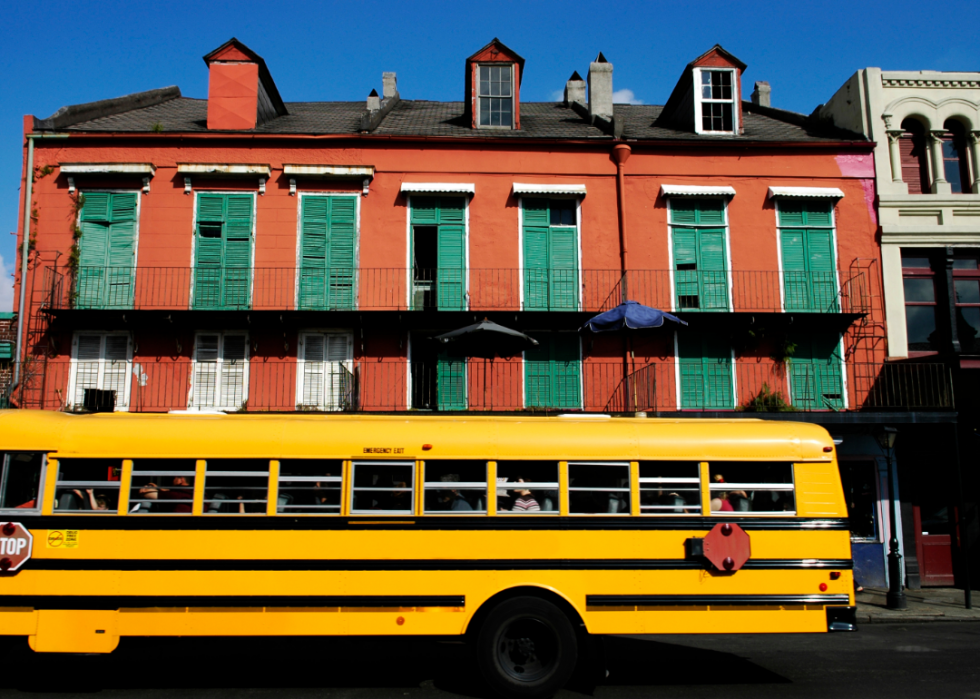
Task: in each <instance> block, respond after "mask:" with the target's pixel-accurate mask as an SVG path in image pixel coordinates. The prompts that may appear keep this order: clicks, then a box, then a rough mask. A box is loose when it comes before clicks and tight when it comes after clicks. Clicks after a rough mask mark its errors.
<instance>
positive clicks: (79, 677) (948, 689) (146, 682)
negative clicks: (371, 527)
mask: <svg viewBox="0 0 980 699" xmlns="http://www.w3.org/2000/svg"><path fill="white" fill-rule="evenodd" d="M606 654H607V666H608V669H609V678H608V680H607V681H606V682H605V683H603V684H602V685H601V686H599V687H598V688H595V690H594V691H592V690H591V688H589V687H588V686H587V685H584V684H582V683H579V684H578V685H577V686H573V687H571V688H568V689H566V690H564V691H563V692H562V693H561V694H560V695H559V696H560V697H563V698H564V699H572V698H574V697H581V696H583V695H585V694H589V693H591V694H593V695H594V696H596V697H601V698H603V699H607V698H608V699H612V698H619V697H623V698H627V697H648V696H655V697H664V698H666V697H725V698H726V699H727V698H728V697H753V698H758V697H819V698H820V699H831V698H832V699H841V698H842V697H889V699H901V698H903V697H943V698H944V699H946V698H950V699H952V698H955V697H974V698H980V663H978V662H977V659H978V658H980V624H977V623H970V622H960V623H928V624H910V625H900V624H870V625H864V626H862V627H861V630H860V631H859V632H858V633H853V634H830V635H813V636H803V635H799V636H796V635H778V636H762V635H755V636H703V637H694V636H691V637H666V636H643V637H629V638H626V637H617V638H609V639H607V640H606ZM0 657H2V658H3V673H2V674H0V677H2V678H3V680H2V688H0V698H2V699H14V698H15V697H25V696H26V695H28V694H29V695H31V696H32V697H36V698H38V699H41V698H42V697H45V696H55V695H57V696H58V697H60V698H62V699H68V698H70V697H75V696H78V697H81V696H82V695H91V694H93V693H97V694H99V695H101V696H102V697H104V698H105V699H129V698H130V697H147V698H150V699H171V698H174V699H176V698H177V697H180V699H224V698H225V697H232V696H240V695H242V694H247V695H248V697H249V699H267V698H268V699H273V698H275V699H286V698H289V699H293V698H296V699H306V698H307V697H310V698H312V697H324V696H330V697H338V698H347V697H357V698H358V699H362V698H363V699H373V698H381V697H410V698H413V699H414V698H416V697H447V696H463V697H483V696H485V692H484V690H483V688H482V685H481V683H480V682H478V681H477V680H476V679H475V675H474V672H473V671H472V670H471V669H470V665H469V663H468V661H467V653H466V650H465V647H464V646H462V645H460V644H458V643H451V642H438V641H433V640H431V639H419V638H408V639H381V640H378V639H368V638H341V639H297V638H289V639H262V640H255V639H237V640H236V639H227V640H226V639H201V638H198V639H166V640H150V639H124V640H123V642H122V644H121V645H120V647H119V649H118V650H117V651H116V652H115V653H114V654H112V655H110V656H101V657H100V656H66V657H61V656H44V655H36V654H33V653H32V652H31V651H30V650H29V649H27V644H26V643H25V642H24V641H23V640H21V639H4V640H3V641H2V643H0Z"/></svg>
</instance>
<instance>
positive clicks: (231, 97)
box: [204, 38, 287, 131]
mask: <svg viewBox="0 0 980 699" xmlns="http://www.w3.org/2000/svg"><path fill="white" fill-rule="evenodd" d="M204 62H205V63H206V64H207V66H208V71H209V73H210V75H209V78H208V128H209V129H217V130H224V131H243V130H247V129H254V128H255V127H256V126H259V125H260V124H263V123H265V122H267V121H269V120H270V119H275V118H276V117H278V116H283V115H285V114H286V113H287V112H286V105H284V104H283V102H282V98H281V97H280V96H279V90H277V89H276V84H275V83H274V82H273V81H272V76H271V75H270V74H269V69H268V68H267V67H266V65H265V61H263V60H262V57H261V56H259V55H258V54H257V53H255V52H254V51H252V50H251V49H249V48H248V47H247V46H245V44H243V43H242V42H240V41H239V40H238V39H234V38H232V39H230V40H229V41H227V42H226V43H224V44H222V45H221V46H219V47H218V48H216V49H215V50H214V51H212V52H211V53H209V54H207V55H206V56H205V57H204Z"/></svg>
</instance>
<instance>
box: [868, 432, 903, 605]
mask: <svg viewBox="0 0 980 699" xmlns="http://www.w3.org/2000/svg"><path fill="white" fill-rule="evenodd" d="M897 437H898V430H896V429H895V428H894V427H884V428H882V431H881V433H880V434H878V435H877V436H876V437H875V438H876V439H877V440H878V444H879V445H880V446H881V448H882V450H883V451H884V452H885V457H886V458H887V459H888V491H889V495H890V496H891V497H890V498H889V499H890V500H891V504H892V509H891V527H890V529H891V537H889V539H888V595H887V596H886V597H885V606H886V607H888V609H907V608H908V602H907V601H906V599H905V586H904V584H903V580H902V553H901V552H900V551H899V550H898V521H899V519H898V518H899V515H898V508H899V502H898V497H897V496H896V492H895V491H896V487H895V484H896V483H897V482H898V478H897V477H896V475H895V439H896V438H897Z"/></svg>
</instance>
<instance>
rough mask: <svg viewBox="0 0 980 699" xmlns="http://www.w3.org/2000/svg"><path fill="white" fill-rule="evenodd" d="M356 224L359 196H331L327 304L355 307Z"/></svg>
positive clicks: (332, 306)
mask: <svg viewBox="0 0 980 699" xmlns="http://www.w3.org/2000/svg"><path fill="white" fill-rule="evenodd" d="M356 227H357V200H356V199H355V198H354V197H333V198H331V200H330V250H329V253H330V256H329V260H330V277H329V283H330V286H329V293H330V297H329V299H328V308H330V309H331V310H350V309H353V308H354V298H355V294H354V245H355V241H354V237H355V229H356Z"/></svg>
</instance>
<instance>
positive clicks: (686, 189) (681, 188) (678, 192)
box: [660, 184, 735, 197]
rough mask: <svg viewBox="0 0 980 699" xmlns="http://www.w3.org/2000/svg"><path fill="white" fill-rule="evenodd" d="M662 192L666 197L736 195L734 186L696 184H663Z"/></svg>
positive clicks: (661, 186)
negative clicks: (703, 185)
mask: <svg viewBox="0 0 980 699" xmlns="http://www.w3.org/2000/svg"><path fill="white" fill-rule="evenodd" d="M660 193H661V194H662V195H664V196H665V197H734V196H735V188H734V187H702V186H700V185H694V184H662V185H660Z"/></svg>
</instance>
